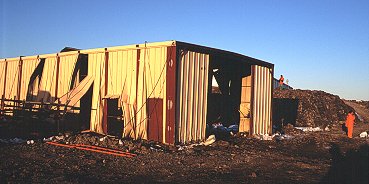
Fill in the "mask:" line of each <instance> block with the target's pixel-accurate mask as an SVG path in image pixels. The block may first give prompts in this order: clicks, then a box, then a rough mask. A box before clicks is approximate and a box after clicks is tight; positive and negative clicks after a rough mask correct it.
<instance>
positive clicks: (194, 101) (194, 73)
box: [177, 50, 209, 143]
mask: <svg viewBox="0 0 369 184" xmlns="http://www.w3.org/2000/svg"><path fill="white" fill-rule="evenodd" d="M208 67H209V55H207V54H202V53H196V52H191V51H184V50H182V51H181V57H180V63H179V68H178V81H179V84H178V92H179V94H177V95H178V96H177V98H178V102H179V103H177V111H178V112H177V118H178V120H177V124H178V126H177V131H178V132H179V134H178V141H179V142H184V143H186V142H190V141H198V140H203V139H205V128H206V110H207V109H206V107H207V91H208Z"/></svg>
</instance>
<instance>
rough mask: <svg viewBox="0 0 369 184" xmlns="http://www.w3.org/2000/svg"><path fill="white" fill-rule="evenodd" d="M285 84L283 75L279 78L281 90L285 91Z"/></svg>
mask: <svg viewBox="0 0 369 184" xmlns="http://www.w3.org/2000/svg"><path fill="white" fill-rule="evenodd" d="M283 82H284V77H283V75H281V77H280V78H279V89H283V88H282V87H283Z"/></svg>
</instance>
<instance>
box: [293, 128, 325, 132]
mask: <svg viewBox="0 0 369 184" xmlns="http://www.w3.org/2000/svg"><path fill="white" fill-rule="evenodd" d="M295 128H296V129H298V130H302V131H303V132H319V131H323V129H321V128H320V127H315V128H313V127H295Z"/></svg>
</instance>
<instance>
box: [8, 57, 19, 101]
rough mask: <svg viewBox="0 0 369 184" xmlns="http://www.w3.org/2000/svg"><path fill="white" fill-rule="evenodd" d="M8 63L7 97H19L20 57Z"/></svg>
mask: <svg viewBox="0 0 369 184" xmlns="http://www.w3.org/2000/svg"><path fill="white" fill-rule="evenodd" d="M6 62H7V63H8V66H7V72H6V76H5V77H6V85H5V98H6V99H14V97H16V99H17V92H18V84H19V63H20V59H19V58H17V59H11V60H7V61H6Z"/></svg>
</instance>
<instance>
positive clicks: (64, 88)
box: [37, 53, 78, 102]
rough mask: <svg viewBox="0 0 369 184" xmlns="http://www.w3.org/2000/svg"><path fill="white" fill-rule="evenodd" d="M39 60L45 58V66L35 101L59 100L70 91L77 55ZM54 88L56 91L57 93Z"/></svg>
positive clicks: (54, 56)
mask: <svg viewBox="0 0 369 184" xmlns="http://www.w3.org/2000/svg"><path fill="white" fill-rule="evenodd" d="M40 58H45V64H44V68H43V71H42V77H41V81H40V88H39V91H38V95H37V101H43V102H55V100H56V99H57V98H60V97H61V96H63V95H64V94H66V93H67V92H68V91H69V90H70V85H71V81H72V74H73V70H74V67H75V64H76V62H77V58H78V53H76V54H70V53H68V55H64V54H60V55H59V56H58V55H45V56H40ZM58 59H59V61H58ZM58 62H59V63H58ZM58 67H59V68H58ZM56 88H57V89H58V90H57V91H56Z"/></svg>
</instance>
